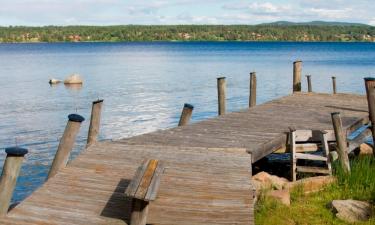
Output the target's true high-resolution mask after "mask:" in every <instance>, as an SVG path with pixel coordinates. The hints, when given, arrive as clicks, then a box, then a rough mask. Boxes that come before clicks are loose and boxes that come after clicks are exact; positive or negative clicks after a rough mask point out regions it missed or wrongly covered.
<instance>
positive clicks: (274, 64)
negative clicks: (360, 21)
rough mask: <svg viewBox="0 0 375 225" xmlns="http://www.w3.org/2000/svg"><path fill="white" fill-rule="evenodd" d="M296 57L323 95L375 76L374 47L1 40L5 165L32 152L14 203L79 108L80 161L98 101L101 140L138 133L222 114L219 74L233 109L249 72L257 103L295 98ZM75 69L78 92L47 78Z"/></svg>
mask: <svg viewBox="0 0 375 225" xmlns="http://www.w3.org/2000/svg"><path fill="white" fill-rule="evenodd" d="M296 59H301V60H303V61H304V63H303V74H304V75H305V74H311V75H312V83H313V90H314V91H317V92H331V91H332V89H331V76H332V75H335V76H336V77H337V89H338V91H339V92H354V93H362V94H363V93H364V85H363V77H366V76H371V75H375V43H293V42H284V43H280V42H189V43H184V42H176V43H174V42H156V43H155V42H154V43H151V42H147V43H57V44H45V43H42V44H0V96H1V101H0V167H1V166H2V164H3V160H4V157H5V153H4V151H3V150H4V148H5V147H9V146H14V145H16V144H17V145H19V146H23V147H26V148H28V149H29V152H30V153H29V154H28V155H27V158H26V161H25V162H24V164H23V167H22V171H21V176H20V179H19V182H18V184H17V188H16V192H15V195H14V198H13V201H19V200H22V199H24V198H25V197H26V196H27V195H29V194H30V193H31V192H32V191H34V190H35V189H36V188H37V187H38V186H40V185H41V184H42V183H43V182H44V180H45V178H46V174H47V172H48V170H49V166H50V164H51V162H52V159H53V157H54V155H55V152H56V149H57V145H58V141H59V138H60V137H61V135H62V132H63V131H64V128H65V125H66V122H67V115H68V114H70V113H76V112H77V113H79V114H81V115H82V116H84V117H85V118H86V119H87V120H86V121H85V122H84V123H83V125H82V128H81V130H80V133H79V137H78V142H77V144H76V146H75V148H74V152H73V154H72V157H74V156H76V155H77V154H78V153H79V150H80V149H82V147H83V146H84V144H85V141H86V136H87V130H88V123H89V122H88V120H89V117H90V110H91V102H92V101H94V100H96V99H98V98H103V99H104V108H103V114H102V126H101V133H100V139H118V138H123V137H129V136H134V135H138V134H142V133H147V132H151V131H155V130H157V129H162V128H168V127H174V126H176V125H177V123H178V119H179V116H180V112H181V109H182V106H183V104H184V103H185V102H186V103H191V104H193V105H194V106H195V109H194V113H193V118H192V119H193V120H194V121H199V120H203V119H205V118H209V117H214V116H216V114H217V93H216V77H219V76H226V77H227V89H228V90H227V92H228V94H227V95H228V101H227V109H228V110H229V111H236V110H239V109H241V108H244V107H246V106H247V102H248V92H249V72H251V71H256V72H257V79H258V100H257V101H258V103H263V102H265V101H268V100H271V99H274V98H277V97H280V96H283V95H287V94H289V93H291V86H292V85H291V84H292V62H293V61H294V60H296ZM72 73H79V74H81V75H82V77H83V78H84V85H83V87H82V88H81V89H80V90H76V89H69V88H67V87H65V86H64V85H63V84H60V85H57V86H50V85H49V84H48V80H49V79H50V78H59V79H64V78H65V77H66V76H68V75H70V74H72ZM303 78H304V77H303ZM303 89H304V90H306V82H305V78H304V79H303Z"/></svg>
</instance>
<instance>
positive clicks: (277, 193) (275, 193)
mask: <svg viewBox="0 0 375 225" xmlns="http://www.w3.org/2000/svg"><path fill="white" fill-rule="evenodd" d="M265 196H267V197H270V198H272V199H275V200H277V201H279V202H281V203H282V204H284V205H286V206H290V193H289V190H286V189H284V190H271V191H269V192H267V193H266V194H265Z"/></svg>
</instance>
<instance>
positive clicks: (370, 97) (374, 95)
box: [365, 77, 375, 154]
mask: <svg viewBox="0 0 375 225" xmlns="http://www.w3.org/2000/svg"><path fill="white" fill-rule="evenodd" d="M365 86H366V95H367V104H368V111H369V119H370V121H371V133H372V140H373V141H375V78H372V77H366V78H365ZM374 143H375V142H374ZM374 154H375V152H374Z"/></svg>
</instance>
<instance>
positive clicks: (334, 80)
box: [332, 77, 337, 94]
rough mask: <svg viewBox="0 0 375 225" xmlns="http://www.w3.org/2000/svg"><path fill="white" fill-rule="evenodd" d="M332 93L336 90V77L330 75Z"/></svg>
mask: <svg viewBox="0 0 375 225" xmlns="http://www.w3.org/2000/svg"><path fill="white" fill-rule="evenodd" d="M332 93H333V94H336V93H337V90H336V77H332Z"/></svg>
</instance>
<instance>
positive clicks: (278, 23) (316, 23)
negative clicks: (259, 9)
mask: <svg viewBox="0 0 375 225" xmlns="http://www.w3.org/2000/svg"><path fill="white" fill-rule="evenodd" d="M259 25H273V26H298V25H303V26H366V27H369V26H370V25H367V24H364V23H348V22H329V21H311V22H290V21H276V22H272V23H262V24H259Z"/></svg>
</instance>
